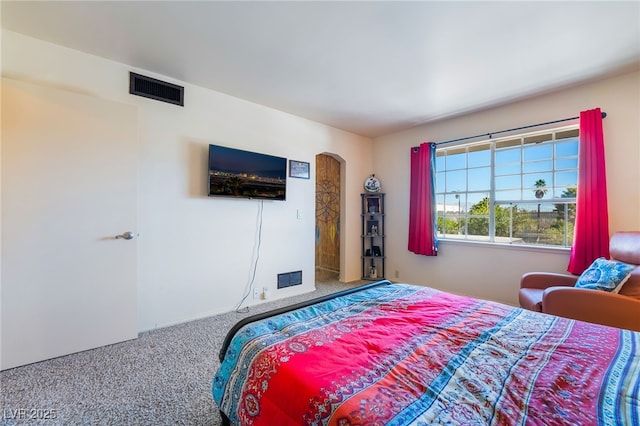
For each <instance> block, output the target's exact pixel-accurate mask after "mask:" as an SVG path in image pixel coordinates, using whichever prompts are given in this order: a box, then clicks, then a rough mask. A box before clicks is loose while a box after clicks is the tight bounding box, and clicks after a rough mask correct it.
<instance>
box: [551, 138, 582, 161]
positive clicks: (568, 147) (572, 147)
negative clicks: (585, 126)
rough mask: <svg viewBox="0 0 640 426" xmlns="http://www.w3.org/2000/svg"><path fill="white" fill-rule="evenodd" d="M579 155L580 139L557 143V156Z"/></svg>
mask: <svg viewBox="0 0 640 426" xmlns="http://www.w3.org/2000/svg"><path fill="white" fill-rule="evenodd" d="M576 155H578V140H577V139H574V140H571V141H568V142H557V143H556V157H570V156H576Z"/></svg>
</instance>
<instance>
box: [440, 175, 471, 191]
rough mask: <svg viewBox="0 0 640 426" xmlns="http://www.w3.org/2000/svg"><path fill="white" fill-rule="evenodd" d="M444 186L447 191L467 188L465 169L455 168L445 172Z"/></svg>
mask: <svg viewBox="0 0 640 426" xmlns="http://www.w3.org/2000/svg"><path fill="white" fill-rule="evenodd" d="M445 179H446V181H445V188H446V191H447V192H453V191H466V190H467V171H466V170H456V171H452V172H450V171H447V172H446V173H445Z"/></svg>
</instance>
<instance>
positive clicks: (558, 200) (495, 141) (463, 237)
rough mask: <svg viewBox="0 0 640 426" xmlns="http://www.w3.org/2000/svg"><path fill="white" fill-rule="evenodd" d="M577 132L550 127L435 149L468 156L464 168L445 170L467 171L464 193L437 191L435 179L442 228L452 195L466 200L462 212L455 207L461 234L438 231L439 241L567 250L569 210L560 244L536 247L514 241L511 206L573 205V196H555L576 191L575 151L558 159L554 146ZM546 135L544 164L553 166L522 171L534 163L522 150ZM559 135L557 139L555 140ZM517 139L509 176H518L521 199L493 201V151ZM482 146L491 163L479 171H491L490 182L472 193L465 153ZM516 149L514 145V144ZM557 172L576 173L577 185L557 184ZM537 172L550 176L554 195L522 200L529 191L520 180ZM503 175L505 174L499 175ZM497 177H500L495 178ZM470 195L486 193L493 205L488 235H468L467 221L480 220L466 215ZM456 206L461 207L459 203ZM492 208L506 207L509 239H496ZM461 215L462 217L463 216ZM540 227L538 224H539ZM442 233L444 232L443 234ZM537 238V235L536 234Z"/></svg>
mask: <svg viewBox="0 0 640 426" xmlns="http://www.w3.org/2000/svg"><path fill="white" fill-rule="evenodd" d="M577 133H578V125H577V124H575V125H570V126H564V127H556V128H551V129H545V130H538V131H535V132H527V133H520V134H516V135H511V136H505V137H500V138H490V139H485V140H481V141H476V142H471V143H456V144H445V145H444V146H442V147H436V155H437V153H438V152H442V151H451V150H460V149H465V150H466V153H467V155H466V156H465V167H464V168H463V169H455V168H454V169H449V170H448V171H449V172H451V171H452V170H465V172H466V176H467V177H466V179H467V182H466V185H465V190H464V191H452V188H447V187H446V186H445V187H444V188H439V186H440V185H438V182H437V180H438V178H437V177H436V199H437V200H440V197H442V204H443V206H442V211H437V221H438V223H439V224H440V223H441V224H442V227H443V228H446V223H447V219H448V218H449V219H450V218H451V217H452V216H453V215H452V214H450V212H449V214H448V212H447V208H448V207H447V206H448V204H447V203H448V200H450V198H451V196H452V195H457V197H456V199H458V200H459V199H460V198H459V197H462V196H463V195H464V197H465V208H464V210H462V209H461V207H458V212H457V215H456V217H457V226H458V228H459V229H460V228H462V227H461V223H460V221H461V220H462V222H463V224H464V228H463V229H461V231H462V232H461V233H459V235H454V234H447V233H446V229H440V227H439V229H438V234H437V235H438V239H439V240H441V241H455V242H473V243H478V242H481V243H488V244H506V245H513V246H514V247H515V246H519V247H540V248H555V249H557V248H568V247H570V245H571V243H572V241H570V238H568V237H569V235H570V232H569V222H568V220H567V219H568V212H569V209H568V208H565V209H564V229H563V242H562V244H544V243H543V244H539V243H531V242H525V241H524V240H520V239H514V238H513V237H514V236H513V214H512V212H513V209H512V207H511V206H514V205H530V204H538V205H539V206H542V205H545V206H557V205H559V204H565V205H575V202H576V199H575V197H560V196H558V195H557V191H558V190H560V189H562V188H565V190H567V189H568V188H569V187H573V188H577V183H578V182H577V180H578V178H577V175H578V170H579V166H578V164H577V163H578V159H577V157H578V154H579V153H578V152H576V154H575V155H571V156H565V157H562V156H558V155H557V152H556V146H557V145H558V143H561V142H563V141H566V140H570V139H573V138H575V139H577ZM568 134H569V135H571V137H570V138H567V137H563V136H566V135H568ZM545 135H550V136H551V139H549V140H544V141H543V142H542V144H544V145H551V146H552V157H551V158H550V159H547V160H543V161H551V162H552V166H551V170H545V171H544V172H527V171H525V165H532V164H534V163H535V162H536V161H525V158H524V156H525V154H524V153H525V150H524V148H525V147H532V146H533V145H531V144H532V143H535V142H531V141H532V140H536V138H542V137H543V136H545ZM557 136H560V137H557ZM517 139H519V140H520V143H519V146H520V162H519V168H520V171H519V172H517V173H512V174H511V175H510V176H512V177H515V176H518V175H519V176H520V187H519V188H518V189H517V190H518V191H520V192H521V194H523V195H521V199H501V200H499V201H497V200H496V164H495V162H496V150H499V149H498V148H496V146H499V145H500V143H501V142H504V143H506V141H514V140H517ZM525 140H527V141H528V142H527V143H525ZM483 145H489V153H490V162H489V164H488V165H483V166H481V168H487V167H489V169H490V183H489V189H488V190H481V191H473V190H471V191H470V190H469V181H468V180H469V173H468V172H469V170H471V169H473V168H470V167H469V161H468V153H469V148H473V147H478V146H483ZM514 146H517V145H514ZM558 160H569V161H575V164H576V165H575V167H565V168H560V169H559V168H557V166H556V165H557V161H558ZM436 163H438V161H436ZM513 164H518V163H517V162H514V163H513ZM438 172H439V170H438V167H437V166H436V176H438V174H439V173H438ZM556 172H571V173H572V172H575V174H576V182H575V185H556V184H555V183H556V182H555V177H556ZM537 173H545V174H548V175H550V176H551V177H552V182H551V184H550V185H549V189H550V190H551V191H554V190H556V194H552V195H551V197H549V198H545V199H544V200H541V199H536V198H534V197H532V198H531V199H529V198H525V196H524V193H525V192H524V191H530V190H531V188H530V187H529V186H528V185H527V186H525V184H524V181H523V179H524V178H525V177H526V176H527V175H532V174H537ZM502 176H505V175H502ZM498 177H500V176H498ZM469 194H476V197H477V196H478V194H486V196H488V198H489V205H490V206H492V207H493V208H489V214H488V216H489V217H488V222H489V223H488V227H489V232H488V235H487V236H473V235H468V228H467V227H468V223H469V219H470V218H471V217H474V218H475V217H480V216H471V215H470V214H469V209H470V207H471V205H472V204H475V203H470V202H469V201H468V196H469ZM458 206H460V204H458ZM495 206H503V207H507V208H509V212H510V223H509V237H508V238H505V237H498V238H496V213H495V212H496V209H495ZM462 213H464V215H463V214H462ZM539 217H540V216H539V215H538V224H539V220H540V219H539ZM538 226H539V225H538ZM539 230H540V229H539V228H538V233H539ZM443 231H444V233H443ZM538 235H539V234H538Z"/></svg>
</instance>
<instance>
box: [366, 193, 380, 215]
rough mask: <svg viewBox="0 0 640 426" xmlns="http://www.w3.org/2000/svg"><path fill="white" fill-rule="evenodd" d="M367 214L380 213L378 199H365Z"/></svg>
mask: <svg viewBox="0 0 640 426" xmlns="http://www.w3.org/2000/svg"><path fill="white" fill-rule="evenodd" d="M367 213H371V214H377V213H382V212H381V211H380V197H367Z"/></svg>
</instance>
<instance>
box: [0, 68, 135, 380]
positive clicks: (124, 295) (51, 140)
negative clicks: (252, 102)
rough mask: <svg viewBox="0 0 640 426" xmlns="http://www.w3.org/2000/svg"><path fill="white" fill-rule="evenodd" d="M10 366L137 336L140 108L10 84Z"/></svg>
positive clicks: (6, 228)
mask: <svg viewBox="0 0 640 426" xmlns="http://www.w3.org/2000/svg"><path fill="white" fill-rule="evenodd" d="M1 90H2V302H1V303H2V360H1V361H2V362H1V365H0V368H1V369H3V370H4V369H7V368H12V367H16V366H19V365H24V364H28V363H32V362H36V361H41V360H44V359H48V358H53V357H58V356H61V355H65V354H69V353H73V352H78V351H82V350H86V349H91V348H95V347H98V346H103V345H107V344H112V343H116V342H119V341H123V340H127V339H133V338H135V337H136V336H137V324H136V322H137V317H136V315H137V288H136V275H137V242H136V241H137V239H136V238H132V239H124V238H118V239H116V238H115V236H116V235H119V234H123V233H125V232H127V231H129V232H132V233H133V236H134V237H135V235H136V234H135V231H136V226H137V223H136V217H137V167H138V166H137V163H138V159H137V151H138V148H137V131H138V130H137V126H138V124H137V122H138V118H137V111H136V109H135V107H133V106H130V105H124V104H117V103H115V102H109V101H104V100H101V99H98V98H94V97H90V96H84V95H81V94H76V93H72V92H69V91H66V90H61V89H57V88H51V87H45V86H40V85H36V84H31V83H26V82H21V81H16V80H11V79H3V80H2V86H1Z"/></svg>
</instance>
